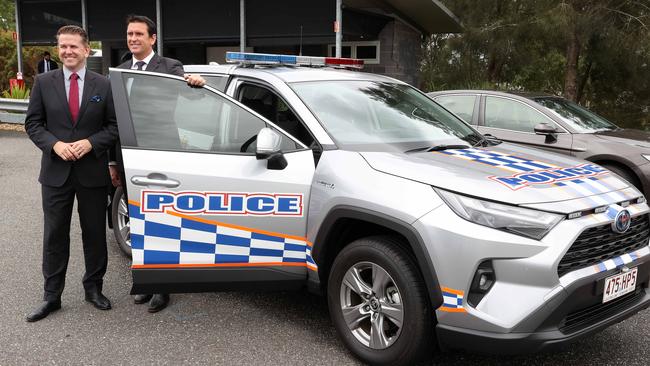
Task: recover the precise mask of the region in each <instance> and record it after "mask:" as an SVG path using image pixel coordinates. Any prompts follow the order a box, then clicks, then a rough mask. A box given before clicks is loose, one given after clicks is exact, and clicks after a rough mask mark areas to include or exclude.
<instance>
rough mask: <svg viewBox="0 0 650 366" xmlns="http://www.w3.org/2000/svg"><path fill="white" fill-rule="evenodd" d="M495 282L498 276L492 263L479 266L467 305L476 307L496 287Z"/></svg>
mask: <svg viewBox="0 0 650 366" xmlns="http://www.w3.org/2000/svg"><path fill="white" fill-rule="evenodd" d="M494 281H496V275H495V274H494V268H493V267H492V261H491V260H487V261H484V262H482V263H481V264H479V266H478V268H477V269H476V273H475V274H474V278H473V279H472V285H471V286H470V288H469V295H468V296H467V303H468V304H469V305H470V306H473V307H476V305H478V303H479V302H481V300H482V299H483V297H484V296H485V294H487V293H488V292H489V291H490V289H491V288H492V285H494Z"/></svg>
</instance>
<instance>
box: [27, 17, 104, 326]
mask: <svg viewBox="0 0 650 366" xmlns="http://www.w3.org/2000/svg"><path fill="white" fill-rule="evenodd" d="M57 45H58V50H59V58H60V59H61V61H62V63H63V68H62V69H61V70H57V71H53V72H48V73H43V74H40V75H37V76H36V79H35V82H34V87H33V89H32V94H31V97H30V100H29V107H28V108H27V116H26V119H25V129H26V131H27V134H28V135H29V138H30V139H31V140H32V141H33V142H34V144H35V145H36V146H37V147H38V148H40V149H41V150H42V152H43V154H42V158H41V171H40V176H39V182H40V183H41V186H42V201H43V216H44V233H43V277H44V280H45V285H44V296H43V300H44V301H43V302H42V303H41V304H40V305H39V306H38V307H37V308H36V309H35V310H34V311H33V312H31V313H30V314H29V315H28V316H27V321H28V322H34V321H38V320H40V319H43V318H45V317H46V316H48V315H49V314H50V313H51V312H52V311H55V310H58V309H60V308H61V294H62V293H63V287H64V285H65V274H66V270H67V267H68V259H69V256H70V221H71V217H72V207H73V204H74V199H75V197H76V198H77V206H78V212H79V221H80V224H81V232H82V241H83V251H84V259H85V265H86V273H85V275H84V277H83V287H84V290H85V293H86V295H85V298H86V301H88V302H90V303H92V304H93V305H94V306H95V307H96V308H98V309H101V310H108V309H110V308H111V303H110V301H109V300H108V299H107V298H106V296H104V295H103V294H102V285H103V277H104V274H105V273H106V264H107V261H108V253H107V250H106V226H105V222H106V216H105V215H106V209H105V208H106V201H107V197H106V189H107V186H108V185H109V184H110V177H109V174H108V172H107V171H106V166H107V164H108V150H109V148H111V147H112V146H113V145H114V144H115V141H116V140H117V123H116V119H115V110H114V107H113V96H112V94H111V89H110V84H109V81H108V80H107V79H106V78H105V77H104V76H102V75H99V74H97V73H94V72H92V71H90V70H87V69H86V59H87V58H88V55H89V54H90V47H89V45H88V35H87V34H86V31H85V30H83V28H80V27H78V26H74V25H69V26H64V27H61V28H60V29H59V31H58V33H57Z"/></svg>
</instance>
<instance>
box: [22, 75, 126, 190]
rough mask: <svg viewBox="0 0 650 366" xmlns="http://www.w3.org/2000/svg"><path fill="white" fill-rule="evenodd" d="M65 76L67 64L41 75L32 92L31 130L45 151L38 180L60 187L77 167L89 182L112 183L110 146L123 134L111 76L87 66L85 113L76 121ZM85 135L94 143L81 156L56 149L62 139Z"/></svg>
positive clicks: (28, 120) (27, 125) (28, 119)
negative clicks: (74, 158) (65, 156)
mask: <svg viewBox="0 0 650 366" xmlns="http://www.w3.org/2000/svg"><path fill="white" fill-rule="evenodd" d="M63 78H64V76H63V70H57V71H54V72H48V73H45V74H41V75H37V76H36V79H35V81H34V87H33V88H32V93H31V96H30V98H29V107H28V108H27V117H26V118H25V130H26V131H27V134H28V135H29V138H30V139H31V140H32V141H33V142H34V144H35V145H36V146H38V147H39V148H40V149H41V150H42V151H43V156H42V158H41V173H40V176H39V178H38V180H39V182H41V184H44V185H47V186H53V187H60V186H62V185H63V184H64V183H65V181H66V180H67V179H68V176H69V175H70V171H71V170H72V171H74V174H75V176H76V178H77V179H78V180H79V183H80V184H81V185H83V186H85V187H101V186H105V185H107V184H110V177H109V174H108V169H107V166H108V154H107V152H108V150H109V149H110V148H111V147H112V146H113V145H114V144H115V141H116V140H117V122H116V119H115V109H114V107H113V94H112V93H111V88H110V84H109V81H108V79H107V78H105V77H104V76H102V75H100V74H97V73H95V72H92V71H90V70H86V80H84V88H83V96H82V99H81V106H80V108H79V116H78V117H77V122H76V124H73V123H72V116H71V115H70V110H69V108H68V101H67V97H66V93H65V81H64V79H63ZM82 139H88V140H89V141H90V144H91V145H92V147H93V149H92V150H91V151H90V153H88V154H86V155H84V157H82V158H81V159H79V160H77V161H64V160H63V159H61V158H60V157H59V156H58V155H57V154H56V153H55V152H54V151H53V150H52V147H53V146H54V144H55V143H56V142H57V141H63V142H74V141H77V140H82ZM73 166H74V169H72V167H73Z"/></svg>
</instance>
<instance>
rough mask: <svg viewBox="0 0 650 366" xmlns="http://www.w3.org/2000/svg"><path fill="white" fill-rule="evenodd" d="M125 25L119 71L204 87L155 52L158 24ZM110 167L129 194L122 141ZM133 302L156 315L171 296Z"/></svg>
mask: <svg viewBox="0 0 650 366" xmlns="http://www.w3.org/2000/svg"><path fill="white" fill-rule="evenodd" d="M126 23H127V30H126V41H127V46H128V47H129V51H130V52H131V54H132V57H131V59H129V60H127V61H126V62H124V63H123V64H121V65H119V66H118V68H120V69H131V70H144V71H151V72H159V73H162V74H172V75H177V76H184V77H185V79H186V80H187V83H188V84H189V85H190V86H197V87H200V86H203V85H205V83H206V81H205V79H203V78H202V77H201V76H199V75H190V74H185V73H184V71H183V64H182V63H181V62H180V61H178V60H175V59H172V58H168V57H162V56H159V55H157V54H156V53H155V52H154V51H153V46H154V44H155V43H156V23H154V22H153V21H152V20H151V19H149V18H148V17H146V16H143V15H130V16H129V17H128V18H127V20H126ZM109 168H110V169H109V170H110V174H111V180H112V182H113V185H114V186H115V187H117V186H119V185H122V188H123V189H124V192H126V185H125V184H123V183H124V182H123V179H124V169H123V165H122V153H121V150H120V144H119V141H118V143H117V144H116V146H115V149H113V150H112V151H111V165H110V167H109ZM133 301H134V302H135V303H136V304H144V303H146V302H149V307H148V309H147V310H148V311H149V312H150V313H155V312H158V311H160V310H162V309H164V308H165V307H167V304H168V303H169V294H154V295H148V294H140V295H135V298H134V300H133Z"/></svg>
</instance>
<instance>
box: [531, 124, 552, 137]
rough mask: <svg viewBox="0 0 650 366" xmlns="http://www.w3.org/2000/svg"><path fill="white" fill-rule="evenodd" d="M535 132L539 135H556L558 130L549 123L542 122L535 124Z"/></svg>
mask: <svg viewBox="0 0 650 366" xmlns="http://www.w3.org/2000/svg"><path fill="white" fill-rule="evenodd" d="M535 133H536V134H538V135H552V134H553V135H554V134H555V133H557V130H556V129H555V127H553V126H551V125H549V124H548V123H540V124H538V125H535Z"/></svg>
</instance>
